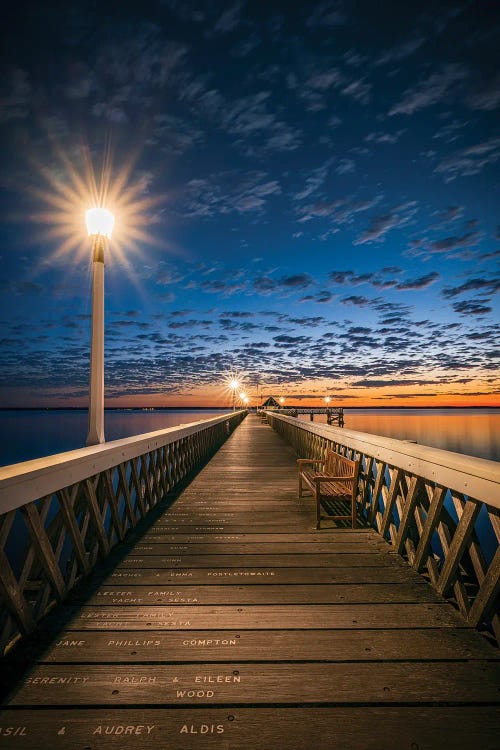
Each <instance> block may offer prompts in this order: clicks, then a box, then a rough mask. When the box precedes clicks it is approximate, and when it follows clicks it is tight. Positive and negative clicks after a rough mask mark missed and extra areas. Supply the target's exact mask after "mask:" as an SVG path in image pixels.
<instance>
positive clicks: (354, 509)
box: [351, 497, 356, 529]
mask: <svg viewBox="0 0 500 750" xmlns="http://www.w3.org/2000/svg"><path fill="white" fill-rule="evenodd" d="M351 516H352V528H353V529H355V528H356V498H354V497H353V499H352V510H351Z"/></svg>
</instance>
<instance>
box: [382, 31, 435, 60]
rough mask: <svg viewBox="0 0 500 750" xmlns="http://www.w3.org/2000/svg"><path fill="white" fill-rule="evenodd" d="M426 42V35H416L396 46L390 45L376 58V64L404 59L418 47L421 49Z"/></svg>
mask: <svg viewBox="0 0 500 750" xmlns="http://www.w3.org/2000/svg"><path fill="white" fill-rule="evenodd" d="M424 42H425V37H424V36H414V37H412V38H411V39H407V40H406V41H404V42H401V43H400V44H396V45H394V47H390V48H389V49H387V50H385V51H384V52H382V54H381V55H380V56H379V57H378V58H377V59H376V60H375V62H374V65H375V66H379V65H387V64H388V63H392V62H399V61H400V60H404V59H405V58H406V57H409V56H410V55H413V54H414V53H415V52H416V51H417V50H418V49H420V47H421V46H422V45H423V43H424Z"/></svg>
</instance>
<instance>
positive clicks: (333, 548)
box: [133, 541, 392, 563]
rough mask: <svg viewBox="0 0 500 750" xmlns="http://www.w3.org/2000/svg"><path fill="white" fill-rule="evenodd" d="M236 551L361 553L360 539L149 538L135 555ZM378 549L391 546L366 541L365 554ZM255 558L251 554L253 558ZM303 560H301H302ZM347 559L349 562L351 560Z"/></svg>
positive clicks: (388, 551)
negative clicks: (181, 541) (248, 540)
mask: <svg viewBox="0 0 500 750" xmlns="http://www.w3.org/2000/svg"><path fill="white" fill-rule="evenodd" d="M235 551H237V552H238V554H239V555H264V554H269V555H271V554H272V555H282V554H293V555H295V557H297V556H300V555H309V554H311V553H315V554H322V553H328V554H332V553H335V554H340V553H350V554H354V555H359V554H360V549H359V542H355V543H353V544H349V543H344V542H341V541H340V542H313V543H312V544H308V543H307V542H264V543H262V542H253V543H251V544H241V543H240V544H238V547H237V549H236V550H235V545H234V543H233V544H230V543H224V542H217V541H214V542H212V544H208V543H207V542H204V543H203V544H197V543H196V542H192V543H190V544H189V543H186V544H177V543H174V544H172V543H171V544H165V543H162V542H159V543H155V544H153V543H152V542H151V543H150V542H148V543H147V544H136V545H135V547H134V553H133V554H134V556H135V555H137V556H142V555H175V554H179V553H180V552H182V553H184V554H186V555H234V553H235ZM374 552H385V553H387V554H392V553H391V552H390V547H389V546H388V545H387V544H384V545H383V546H382V545H380V546H378V545H376V544H375V543H373V544H371V545H366V548H365V549H363V551H362V553H361V554H363V556H365V555H370V554H372V553H374ZM249 561H250V562H251V558H250V560H249ZM299 562H300V560H299ZM345 562H347V563H349V560H346V561H345Z"/></svg>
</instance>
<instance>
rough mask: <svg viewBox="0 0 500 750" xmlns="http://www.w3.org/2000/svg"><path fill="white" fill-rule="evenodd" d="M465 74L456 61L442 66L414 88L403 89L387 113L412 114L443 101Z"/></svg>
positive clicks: (464, 69)
mask: <svg viewBox="0 0 500 750" xmlns="http://www.w3.org/2000/svg"><path fill="white" fill-rule="evenodd" d="M467 75H468V71H467V69H466V68H465V67H464V66H463V65H459V64H458V63H450V64H448V65H445V66H443V67H442V68H441V70H440V71H439V72H437V73H433V74H432V75H430V76H429V77H428V78H427V79H426V80H425V81H422V82H421V83H420V84H419V85H418V86H416V87H415V88H413V89H408V90H407V91H405V92H404V94H403V98H402V99H401V101H400V102H398V103H397V104H395V105H394V106H393V107H392V109H390V110H389V115H413V114H414V113H415V112H418V111H419V110H421V109H425V108H427V107H431V106H432V105H433V104H438V103H441V102H444V100H445V99H446V98H447V97H448V95H449V94H450V93H451V92H452V91H453V90H454V89H455V88H456V87H457V85H458V84H459V83H462V82H463V81H464V79H465V78H467Z"/></svg>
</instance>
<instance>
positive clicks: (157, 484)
mask: <svg viewBox="0 0 500 750" xmlns="http://www.w3.org/2000/svg"><path fill="white" fill-rule="evenodd" d="M246 413H247V412H246V411H237V412H231V413H230V414H225V415H222V416H219V417H215V418H212V419H207V420H203V421H200V422H193V423H191V424H188V425H181V426H179V427H171V428H168V429H165V430H158V431H156V432H151V433H146V434H144V435H136V436H134V437H130V438H125V439H122V440H115V441H112V442H109V443H103V444H102V445H97V446H91V447H88V448H81V449H79V450H74V451H68V452H66V453H58V454H56V455H53V456H47V457H44V458H40V459H35V460H32V461H26V462H23V463H19V464H13V465H11V466H5V467H2V468H0V656H1V655H2V654H4V653H6V652H7V651H8V650H9V649H10V648H11V647H12V646H13V645H14V644H15V643H16V642H17V641H18V640H19V639H20V637H22V636H23V635H26V634H28V633H31V632H33V631H34V629H35V628H36V625H37V623H38V622H39V621H40V620H41V618H43V617H44V616H45V615H46V614H47V613H48V612H50V611H51V610H52V609H53V607H54V606H55V605H56V604H57V603H58V602H60V601H62V600H63V599H64V598H65V597H66V595H67V594H68V592H69V591H70V590H71V589H72V588H73V587H74V586H75V585H76V584H77V583H79V582H80V581H81V580H82V578H83V577H85V576H86V575H88V573H89V572H90V571H91V570H92V569H93V568H94V566H95V565H96V563H97V562H98V561H99V560H102V559H103V558H105V557H107V556H108V555H109V553H110V551H111V550H112V549H113V548H114V547H115V546H116V545H117V544H119V543H120V542H122V541H123V540H124V539H125V537H126V535H127V534H128V532H129V531H131V530H132V529H134V528H135V527H136V525H137V524H138V522H139V521H141V520H142V519H144V518H146V517H147V516H148V514H149V513H150V512H151V511H152V510H153V509H154V508H156V507H157V505H158V503H159V502H160V501H161V500H162V499H163V498H164V497H165V496H166V495H167V494H168V493H171V492H172V491H173V490H174V489H175V488H176V487H177V486H179V485H180V484H181V483H182V481H183V480H184V479H185V478H186V477H187V476H188V475H189V474H190V473H191V472H192V471H193V470H195V469H196V468H198V467H200V466H201V465H203V463H204V462H205V461H206V460H207V459H208V458H210V456H211V455H213V454H214V453H215V452H216V451H217V450H218V448H219V447H220V446H221V445H222V444H223V443H224V442H225V440H226V439H227V437H228V436H229V435H230V434H231V433H232V431H233V430H234V428H235V427H237V425H239V424H240V422H241V421H242V420H243V419H244V417H245V416H246Z"/></svg>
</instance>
